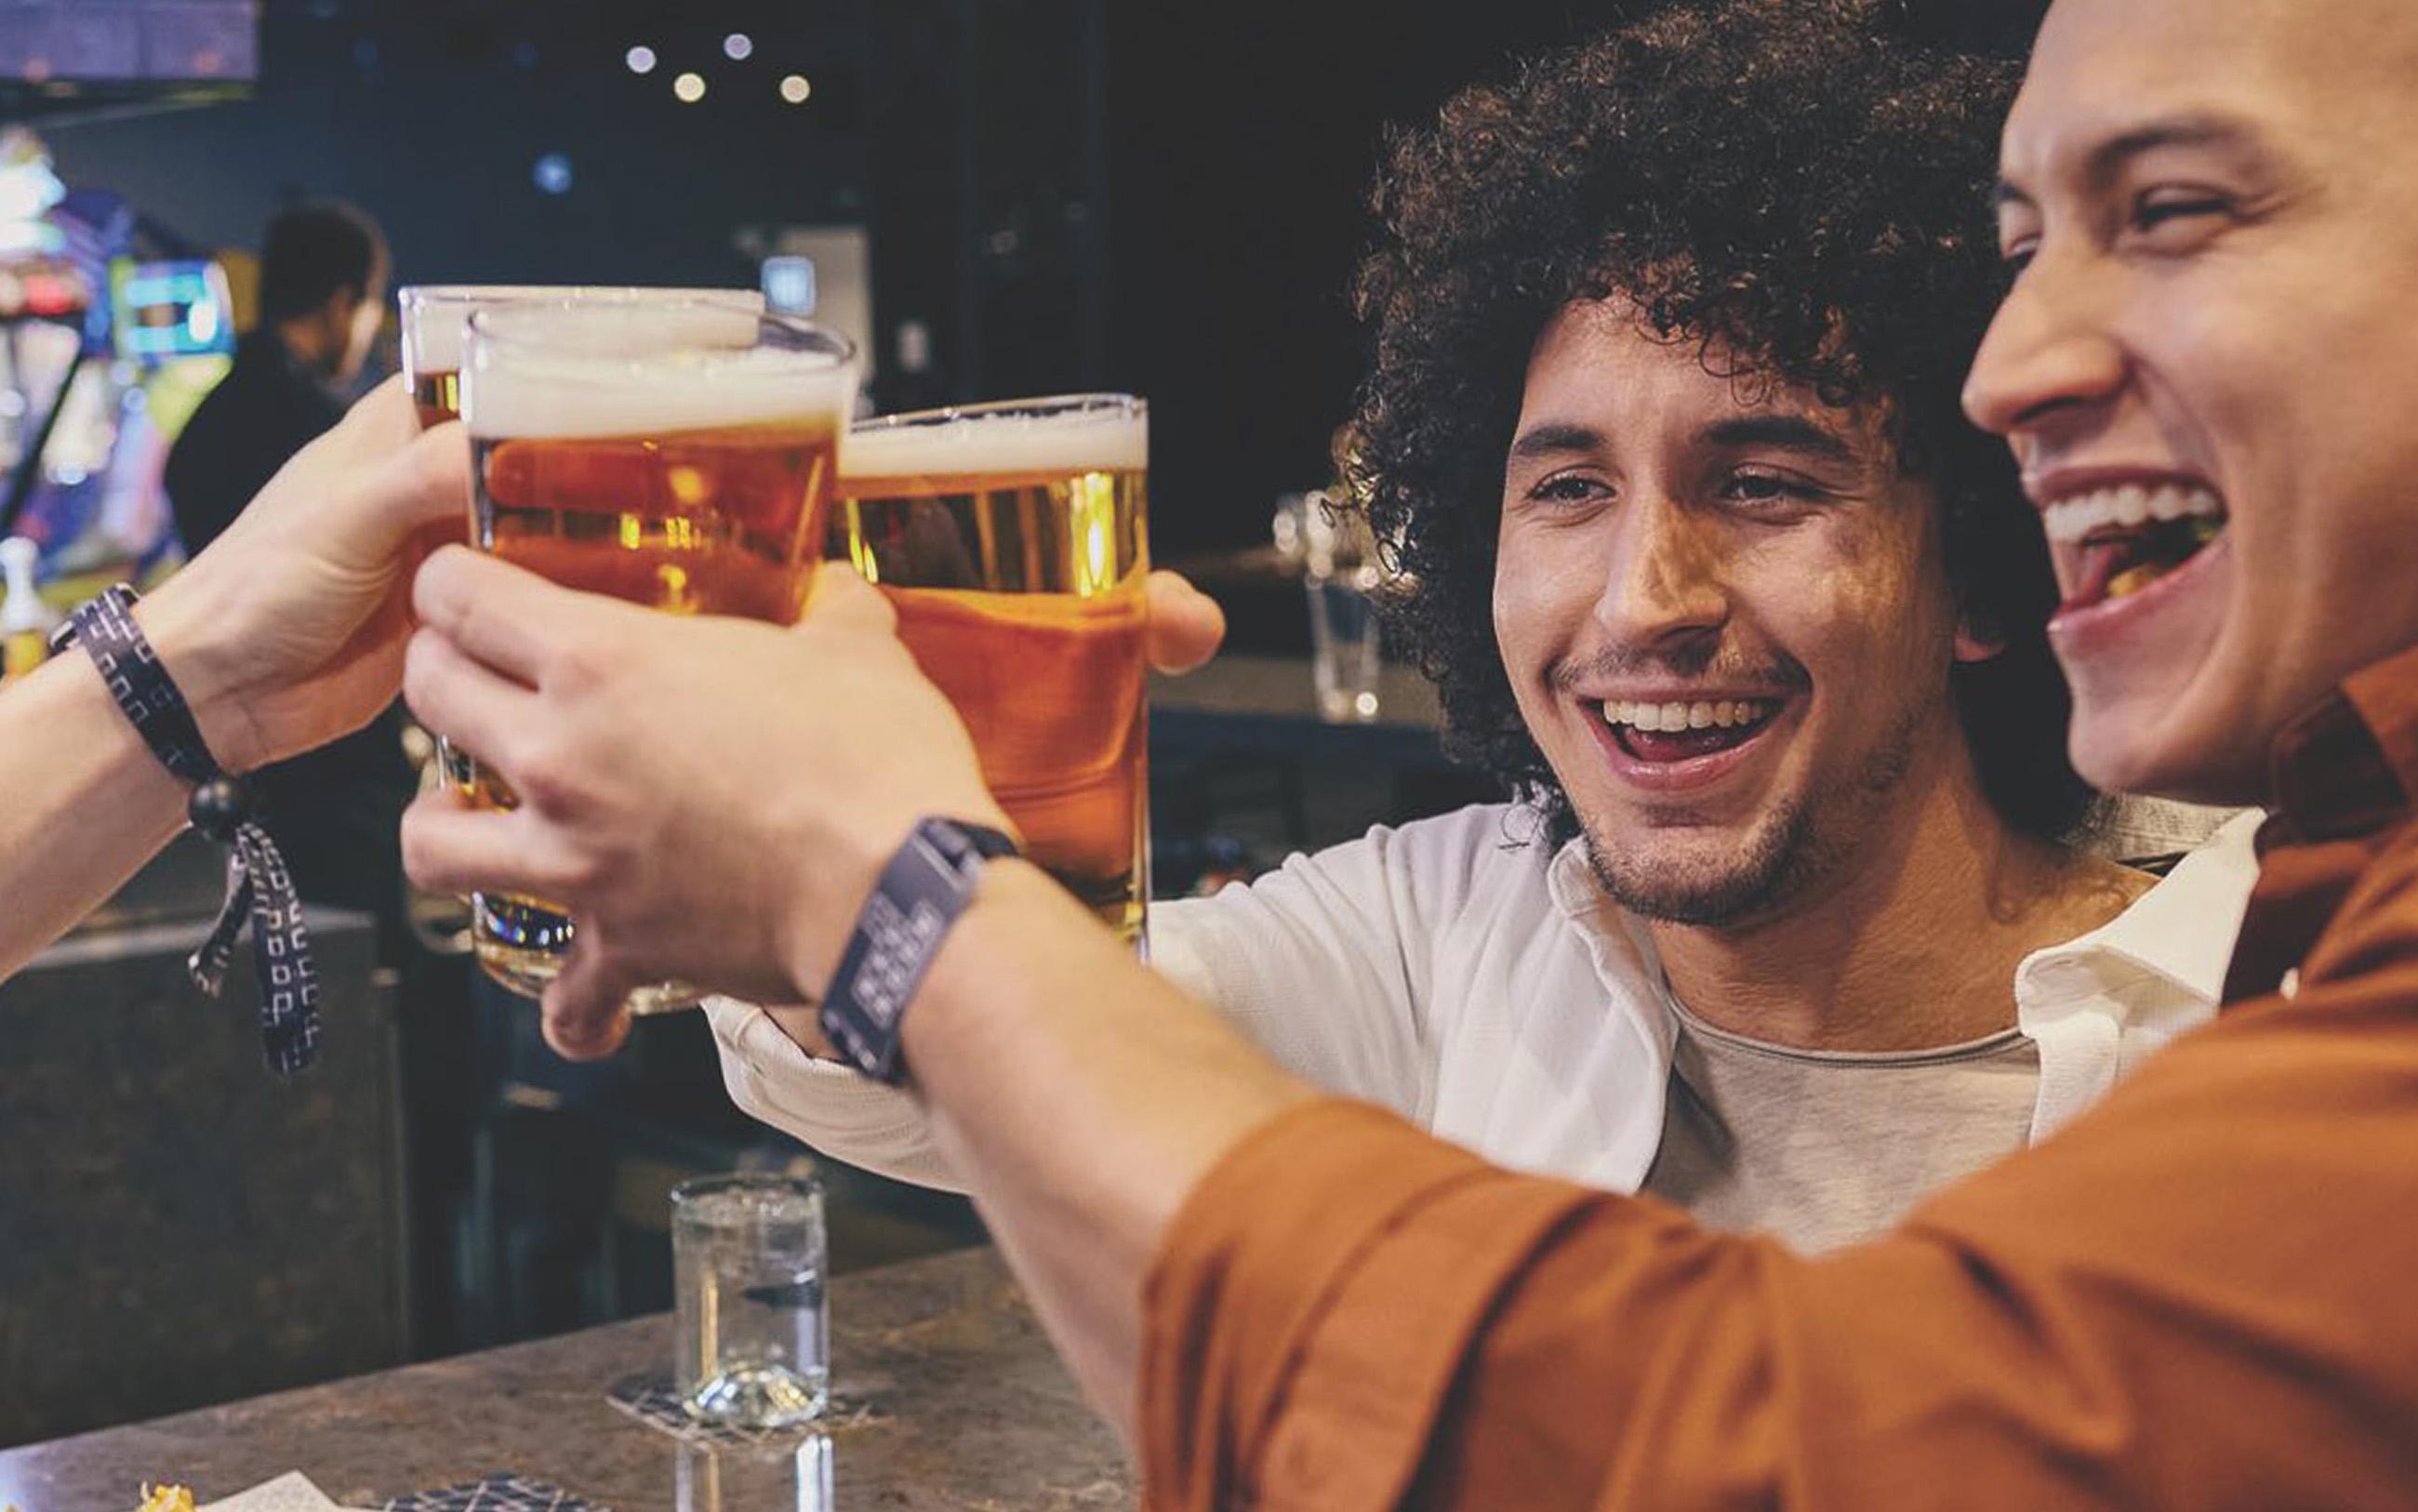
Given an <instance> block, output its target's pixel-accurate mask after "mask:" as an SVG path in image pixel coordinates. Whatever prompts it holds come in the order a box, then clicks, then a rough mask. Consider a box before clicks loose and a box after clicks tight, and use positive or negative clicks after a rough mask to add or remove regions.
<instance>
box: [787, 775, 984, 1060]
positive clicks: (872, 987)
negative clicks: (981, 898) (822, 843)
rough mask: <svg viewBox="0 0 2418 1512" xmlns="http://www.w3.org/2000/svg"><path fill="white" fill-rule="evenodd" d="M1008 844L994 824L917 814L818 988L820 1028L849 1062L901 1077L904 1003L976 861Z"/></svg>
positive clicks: (958, 908)
mask: <svg viewBox="0 0 2418 1512" xmlns="http://www.w3.org/2000/svg"><path fill="white" fill-rule="evenodd" d="M1016 854H1018V851H1017V848H1016V842H1015V841H1013V840H1011V839H1009V838H1008V837H1007V836H1006V835H1003V834H1002V833H1000V832H998V831H997V830H992V829H987V828H985V827H984V826H982V825H979V824H963V823H959V822H958V821H956V820H955V819H940V818H927V819H925V820H923V821H922V822H921V823H919V824H917V825H916V826H915V829H914V832H912V833H911V834H909V835H908V837H907V843H906V844H905V845H903V846H900V847H899V848H898V851H897V853H896V854H895V855H894V856H892V857H891V858H890V864H888V865H887V866H884V867H883V868H882V869H881V878H880V880H879V881H877V882H876V883H874V885H873V896H872V897H870V898H868V899H866V900H865V911H864V912H863V913H860V914H859V915H857V920H856V933H855V934H854V935H853V936H852V937H851V938H850V939H849V942H848V951H847V953H846V954H844V955H841V956H840V958H839V970H836V971H834V972H833V973H832V983H831V990H830V991H828V992H826V993H824V994H823V1002H822V1015H821V1016H822V1026H823V1033H824V1034H826V1035H828V1036H829V1037H830V1039H831V1042H832V1044H833V1046H835V1047H836V1048H837V1049H838V1050H839V1052H840V1054H842V1055H844V1056H846V1057H847V1058H848V1060H849V1063H850V1064H852V1065H854V1066H855V1067H856V1069H858V1070H859V1071H862V1072H864V1073H865V1075H866V1076H868V1077H873V1078H875V1079H876V1080H878V1081H886V1082H892V1083H895V1082H898V1081H900V1080H903V1079H904V1078H905V1075H906V1068H905V1067H904V1066H903V1065H902V1064H901V1063H900V1061H899V1057H898V1030H899V1025H900V1023H901V1022H902V1021H903V1020H904V1019H905V1018H906V1016H907V1004H908V1003H909V1002H911V1001H912V1000H914V997H915V989H916V988H917V987H918V986H921V985H923V981H924V973H925V972H926V971H927V970H931V966H932V957H933V956H935V955H939V954H940V950H941V940H942V939H945V938H946V937H947V935H948V932H949V925H950V924H954V923H956V918H957V915H959V914H961V913H963V912H965V911H966V905H967V904H969V903H971V902H972V901H973V894H974V882H975V879H976V878H979V877H981V876H982V868H983V863H984V861H986V860H988V859H996V858H998V857H1001V856H1013V855H1016Z"/></svg>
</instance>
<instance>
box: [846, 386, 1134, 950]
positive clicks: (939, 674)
mask: <svg viewBox="0 0 2418 1512" xmlns="http://www.w3.org/2000/svg"><path fill="white" fill-rule="evenodd" d="M1148 457H1149V429H1148V414H1147V411H1146V409H1145V407H1144V405H1143V404H1142V402H1141V401H1140V400H1139V399H1134V398H1130V397H1127V396H1125V395H1123V394H1083V395H1073V396H1068V397H1064V398H1055V399H1031V400H1012V401H1008V402H1006V403H1002V404H994V405H969V406H966V407H963V408H958V409H945V410H931V411H926V412H922V413H918V414H911V415H893V416H885V417H882V418H880V419H878V420H866V421H865V422H863V423H861V424H859V425H857V426H856V427H855V428H854V429H852V430H851V431H850V432H849V435H848V440H847V443H846V445H845V446H844V447H843V449H842V451H841V455H840V485H839V488H840V494H841V504H840V508H839V511H838V513H837V516H836V518H835V520H834V538H835V539H836V540H839V541H842V542H844V543H845V547H846V551H847V554H848V556H849V559H850V560H852V561H853V562H854V563H855V565H856V568H857V571H858V572H860V573H863V574H864V575H865V577H866V578H867V579H869V580H870V581H871V582H873V583H874V584H875V585H876V586H877V587H879V588H880V589H881V590H882V591H883V593H885V594H886V595H888V597H889V599H890V601H891V603H892V604H893V606H894V607H895V609H896V610H897V613H898V636H899V638H900V639H901V640H903V641H904V642H906V644H907V648H908V649H909V650H911V651H912V652H913V653H914V655H915V660H916V662H917V664H919V665H920V666H921V667H922V668H923V670H924V674H925V676H926V677H928V678H930V679H931V680H933V681H934V682H935V683H937V684H939V685H940V688H941V692H943V693H945V694H947V695H948V696H949V701H950V702H951V703H953V704H955V705H956V710H957V713H958V715H959V716H960V717H961V718H963V719H964V720H965V722H966V725H967V728H968V729H969V730H970V731H971V732H972V736H973V741H974V746H975V749H976V751H977V752H978V753H979V754H980V756H981V759H982V767H983V778H984V782H985V784H986V785H987V787H989V788H990V790H991V792H992V794H993V795H994V796H995V797H996V798H997V799H998V800H999V802H1000V806H1001V807H1002V808H1004V809H1005V810H1006V811H1007V814H1008V816H1009V817H1010V818H1012V819H1014V820H1015V822H1016V826H1017V828H1018V830H1019V831H1021V832H1022V833H1023V836H1024V842H1025V848H1026V851H1027V853H1028V854H1029V855H1030V856H1031V857H1032V859H1033V861H1034V862H1036V863H1039V864H1040V865H1041V866H1042V867H1044V868H1045V869H1047V870H1048V872H1049V873H1050V875H1051V876H1053V877H1055V878H1057V879H1058V880H1059V881H1060V882H1061V883H1063V884H1064V886H1065V887H1067V888H1068V889H1069V890H1070V891H1072V892H1073V893H1075V895H1076V896H1077V897H1078V898H1079V899H1081V900H1082V901H1083V903H1084V904H1085V905H1087V906H1088V907H1089V908H1090V909H1092V910H1093V912H1094V913H1095V914H1096V915H1097V916H1098V917H1099V919H1100V921H1101V922H1102V923H1103V924H1107V925H1108V926H1109V927H1110V929H1112V930H1114V931H1115V932H1116V933H1117V935H1118V936H1119V937H1120V938H1121V939H1125V941H1126V942H1128V943H1130V944H1132V945H1134V946H1135V947H1136V948H1137V949H1142V948H1144V946H1145V944H1146V941H1145V940H1144V938H1143V919H1144V910H1145V908H1146V906H1147V903H1148V900H1149V897H1150V797H1149V787H1148V779H1147V760H1148V747H1149V741H1148V725H1147V712H1146V709H1145V704H1144V698H1143V674H1144V671H1145V669H1146V665H1147V659H1148V645H1147V633H1148V629H1149V613H1148V605H1147V602H1146V595H1145V591H1144V585H1145V581H1146V580H1147V578H1148V577H1149V575H1150V552H1149V546H1148V541H1147V536H1146V532H1145V519H1144V516H1145V512H1146V497H1145V495H1146V481H1145V480H1146V478H1147V475H1148Z"/></svg>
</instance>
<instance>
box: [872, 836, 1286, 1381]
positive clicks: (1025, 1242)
mask: <svg viewBox="0 0 2418 1512" xmlns="http://www.w3.org/2000/svg"><path fill="white" fill-rule="evenodd" d="M906 1053H907V1062H908V1065H909V1066H910V1068H911V1070H912V1072H913V1074H914V1077H915V1078H916V1081H917V1084H918V1086H919V1087H920V1088H921V1090H922V1092H923V1093H924V1095H925V1097H926V1101H927V1103H928V1106H929V1107H930V1109H931V1113H932V1122H933V1134H934V1138H935V1139H936V1141H937V1142H938V1144H939V1146H940V1148H941V1152H942V1153H943V1154H944V1155H945V1156H946V1157H947V1158H948V1161H949V1164H950V1167H951V1168H952V1169H954V1170H956V1172H957V1173H959V1174H960V1175H961V1176H963V1177H964V1178H965V1179H966V1182H967V1184H968V1185H969V1186H970V1187H971V1188H972V1191H973V1193H974V1196H975V1201H976V1203H977V1205H978V1206H980V1208H981V1209H982V1212H983V1215H984V1217H985V1219H986V1220H987V1222H988V1223H989V1224H990V1226H991V1228H992V1230H993V1232H994V1233H995V1234H996V1235H997V1236H998V1238H999V1240H1000V1243H1001V1245H1002V1248H1004V1249H1005V1250H1006V1251H1007V1253H1008V1255H1009V1257H1010V1259H1011V1260H1012V1261H1013V1262H1014V1263H1015V1265H1016V1268H1017V1271H1018V1275H1020V1276H1022V1277H1023V1279H1024V1282H1025V1284H1026V1286H1027V1288H1028V1289H1029V1290H1030V1291H1031V1293H1032V1295H1033V1305H1034V1307H1035V1309H1036V1310H1037V1311H1038V1312H1039V1313H1040V1315H1041V1317H1042V1319H1043V1321H1045V1322H1046V1323H1047V1324H1048V1328H1049V1330H1050V1333H1051V1335H1052V1336H1054V1337H1055V1338H1056V1340H1057V1342H1058V1345H1059V1348H1060V1349H1061V1351H1062V1352H1064V1354H1065V1356H1066V1358H1067V1359H1068V1361H1069V1362H1070V1363H1071V1364H1072V1365H1073V1367H1074V1368H1075V1370H1076V1373H1077V1375H1078V1377H1079V1379H1080V1380H1081V1381H1082V1382H1083V1385H1084V1388H1085V1390H1086V1391H1087V1392H1088V1393H1089V1394H1090V1396H1091V1397H1092V1398H1093V1400H1094V1403H1095V1404H1097V1405H1098V1406H1099V1407H1100V1408H1101V1409H1102V1411H1104V1412H1106V1413H1109V1414H1110V1416H1111V1417H1112V1418H1113V1420H1114V1421H1116V1422H1118V1423H1119V1424H1121V1425H1130V1423H1131V1422H1132V1403H1133V1397H1134V1382H1135V1376H1136V1370H1137V1367H1138V1366H1139V1364H1140V1349H1141V1344H1140V1340H1141V1332H1140V1329H1141V1306H1140V1303H1141V1287H1142V1280H1143V1277H1144V1275H1146V1273H1147V1272H1148V1270H1149V1267H1150V1265H1151V1263H1152V1260H1153V1259H1154V1258H1155V1255H1156V1254H1157V1252H1158V1247H1159V1244H1160V1241H1161V1239H1162V1237H1163V1236H1164V1234H1165V1232H1166V1229H1167V1226H1168V1224H1169V1222H1170V1221H1171V1219H1172V1218H1173V1216H1174V1214H1175V1213H1176V1210H1177V1209H1178V1207H1179V1206H1180V1205H1181V1204H1182V1202H1183V1200H1184V1199H1185V1197H1186V1194H1187V1193H1189V1192H1190V1191H1191V1190H1192V1188H1193V1186H1194V1185H1195V1184H1197V1183H1198V1182H1199V1181H1200V1179H1201V1176H1202V1175H1203V1174H1205V1173H1206V1172H1207V1171H1208V1170H1209V1168H1211V1167H1212V1166H1214V1165H1215V1164H1216V1163H1217V1160H1218V1159H1219V1158H1220V1157H1221V1156H1222V1155H1223V1154H1224V1153H1226V1152H1227V1151H1228V1150H1229V1149H1231V1148H1232V1146H1233V1145H1234V1144H1235V1142H1236V1141H1238V1140H1239V1139H1241V1138H1242V1137H1243V1136H1244V1135H1245V1134H1247V1132H1249V1131H1250V1130H1251V1129H1252V1128H1254V1127H1256V1126H1257V1125H1259V1124H1260V1123H1263V1122H1264V1121H1266V1120H1267V1119H1269V1118H1271V1117H1273V1116H1275V1115H1276V1114H1277V1113H1278V1112H1280V1111H1282V1110H1283V1109H1284V1108H1286V1107H1292V1106H1293V1105H1294V1104H1296V1103H1299V1102H1301V1101H1304V1100H1306V1099H1308V1098H1309V1097H1310V1096H1311V1095H1312V1093H1311V1092H1310V1090H1309V1089H1308V1087H1306V1086H1304V1085H1303V1084H1302V1083H1300V1082H1297V1081H1295V1080H1293V1078H1291V1077H1287V1076H1285V1075H1284V1074H1283V1073H1282V1072H1280V1071H1278V1070H1277V1069H1276V1067H1275V1066H1273V1065H1272V1064H1270V1063H1269V1062H1268V1061H1266V1060H1265V1059H1264V1058H1263V1056H1261V1055H1260V1054H1259V1053H1258V1052H1257V1051H1255V1050H1253V1049H1252V1048H1251V1047H1250V1046H1248V1045H1247V1044H1246V1043H1245V1042H1244V1041H1243V1040H1242V1038H1241V1037H1240V1036H1238V1035H1237V1034H1235V1033H1234V1031H1232V1030H1231V1029H1229V1028H1228V1027H1227V1026H1226V1025H1225V1024H1224V1023H1222V1022H1221V1021H1220V1020H1219V1019H1218V1018H1217V1016H1216V1015H1215V1014H1214V1013H1212V1012H1211V1011H1210V1010H1209V1009H1207V1008H1204V1007H1202V1006H1201V1005H1200V1004H1198V1003H1195V1002H1193V1001H1192V1000H1189V999H1187V998H1186V997H1185V996H1184V995H1183V994H1182V993H1181V992H1179V991H1177V990H1176V989H1175V988H1174V987H1173V986H1172V985H1170V984H1169V983H1167V982H1166V981H1165V980H1164V979H1162V978H1160V977H1158V976H1157V975H1155V973H1153V972H1152V971H1150V970H1147V969H1146V968H1144V967H1143V966H1142V965H1141V964H1140V962H1138V961H1137V960H1135V959H1134V957H1133V955H1132V954H1131V953H1130V952H1129V951H1127V950H1126V949H1125V947H1123V946H1121V945H1119V944H1118V943H1117V942H1116V941H1115V939H1113V938H1111V937H1110V936H1109V935H1108V934H1106V933H1104V932H1103V931H1102V930H1100V928H1099V927H1098V925H1097V924H1096V923H1094V921H1093V920H1092V919H1091V917H1090V916H1089V915H1088V914H1086V913H1085V912H1084V911H1083V910H1082V909H1080V908H1079V907H1078V906H1077V905H1076V904H1075V903H1074V902H1073V901H1072V900H1071V899H1069V898H1067V897H1066V896H1065V894H1064V893H1062V892H1060V891H1059V890H1058V889H1057V887H1056V886H1055V885H1054V884H1052V883H1051V882H1049V881H1048V878H1045V877H1044V876H1043V875H1042V874H1041V873H1040V872H1038V871H1036V870H1034V869H1033V868H1032V867H1030V866H1026V865H1023V864H1020V863H1018V864H1007V865H995V866H993V867H991V868H989V869H988V870H987V872H986V874H985V876H984V879H983V884H982V891H981V893H979V894H978V897H977V901H976V904H975V906H974V907H973V908H972V909H970V910H969V911H968V912H967V913H966V914H965V916H964V917H963V918H962V919H960V920H959V922H958V924H957V925H956V928H955V929H954V930H953V931H952V932H951V935H950V938H949V939H948V941H947V943H946V944H945V945H944V946H943V947H942V949H941V954H940V956H939V958H938V959H937V960H936V961H935V962H934V963H933V968H932V971H931V974H930V975H929V976H928V977H927V978H926V981H925V985H924V987H923V990H922V991H921V992H920V993H919V994H918V997H917V1000H916V1002H915V1005H914V1007H913V1009H912V1010H911V1012H910V1013H909V1014H908V1016H907V1028H906Z"/></svg>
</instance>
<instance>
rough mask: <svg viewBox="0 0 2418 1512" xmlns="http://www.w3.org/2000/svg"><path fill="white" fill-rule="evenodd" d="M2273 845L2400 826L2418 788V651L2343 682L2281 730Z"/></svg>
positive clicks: (2275, 754)
mask: <svg viewBox="0 0 2418 1512" xmlns="http://www.w3.org/2000/svg"><path fill="white" fill-rule="evenodd" d="M2269 762H2270V765H2269V782H2268V787H2269V789H2270V791H2272V792H2273V794H2274V798H2275V807H2276V822H2275V823H2274V824H2273V826H2271V828H2270V830H2269V832H2268V835H2267V843H2268V844H2270V845H2273V844H2276V843H2294V842H2304V841H2313V840H2348V839H2354V838H2357V837H2358V836H2361V835H2367V834H2373V833H2375V832H2377V831H2379V830H2382V829H2385V828H2387V827H2389V826H2391V825H2394V824H2396V823H2398V822H2400V821H2401V820H2402V819H2403V818H2405V817H2408V815H2409V812H2410V793H2411V792H2412V791H2418V649H2410V650H2406V651H2403V652H2400V653H2399V654H2398V655H2395V656H2389V657H2386V658H2385V659H2384V660H2383V661H2381V662H2378V663H2375V664H2371V665H2369V666H2366V667H2363V668H2362V669H2360V670H2359V671H2357V672H2354V673H2352V674H2351V675H2350V676H2349V677H2348V678H2346V679H2344V680H2343V682H2342V687H2341V689H2340V691H2339V692H2337V693H2335V694H2334V695H2331V696H2329V697H2328V698H2327V699H2326V700H2325V701H2324V702H2323V703H2320V704H2319V705H2318V706H2317V707H2316V708H2315V709H2312V710H2309V711H2308V712H2307V713H2304V714H2303V715H2302V716H2301V717H2300V718H2298V719H2296V720H2294V721H2292V722H2291V723H2290V724H2288V725H2285V726H2284V728H2283V729H2282V730H2280V731H2278V732H2277V734H2276V736H2275V743H2274V746H2273V749H2272V751H2271V754H2270V757H2269Z"/></svg>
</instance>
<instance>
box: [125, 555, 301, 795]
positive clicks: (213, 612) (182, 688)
mask: <svg viewBox="0 0 2418 1512" xmlns="http://www.w3.org/2000/svg"><path fill="white" fill-rule="evenodd" d="M187 571H188V573H190V571H191V569H188V570H187ZM211 597H212V595H211V594H210V593H209V592H208V591H207V584H198V585H197V584H195V583H193V582H192V581H191V580H190V579H189V578H188V577H187V576H186V575H185V574H182V573H180V574H179V575H178V576H177V577H176V578H174V579H172V580H170V581H169V582H167V583H165V584H162V585H161V588H160V590H159V591H158V592H157V593H152V594H148V595H145V597H144V598H143V599H142V600H141V601H139V602H138V603H136V604H135V606H134V620H135V623H137V624H139V625H141V626H142V627H143V636H144V638H145V640H147V641H149V642H150V643H151V649H153V650H154V651H155V652H157V653H158V654H159V658H160V664H161V666H162V667H164V668H166V669H167V672H168V676H169V677H170V678H171V679H173V680H175V682H176V687H177V690H178V691H179V692H181V693H182V694H183V695H185V703H186V706H187V707H188V708H190V709H191V710H192V711H193V723H194V724H195V725H199V726H200V728H201V732H202V741H203V743H204V744H206V745H207V746H208V747H209V750H210V755H211V756H213V757H215V758H216V759H217V761H218V764H219V765H220V766H221V767H222V768H223V769H224V770H226V771H230V772H233V773H235V774H237V775H238V776H240V775H242V774H243V773H245V772H248V771H253V769H254V768H256V767H259V766H261V765H263V764H265V763H266V762H268V761H269V760H271V759H273V758H274V754H273V753H271V752H269V751H268V750H267V749H266V748H265V740H264V737H263V735H262V733H261V730H260V727H259V725H258V724H257V722H256V721H255V720H254V719H253V715H252V711H251V702H252V697H253V690H251V689H250V688H248V687H247V686H246V684H245V681H244V672H245V657H244V655H243V652H242V647H241V644H240V640H241V637H240V635H239V634H237V633H236V632H235V631H234V630H233V629H232V626H233V625H234V622H235V619H236V618H237V617H236V615H235V614H234V613H233V612H232V611H231V609H230V608H229V606H228V605H227V604H226V603H210V602H208V601H209V600H210V599H211Z"/></svg>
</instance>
